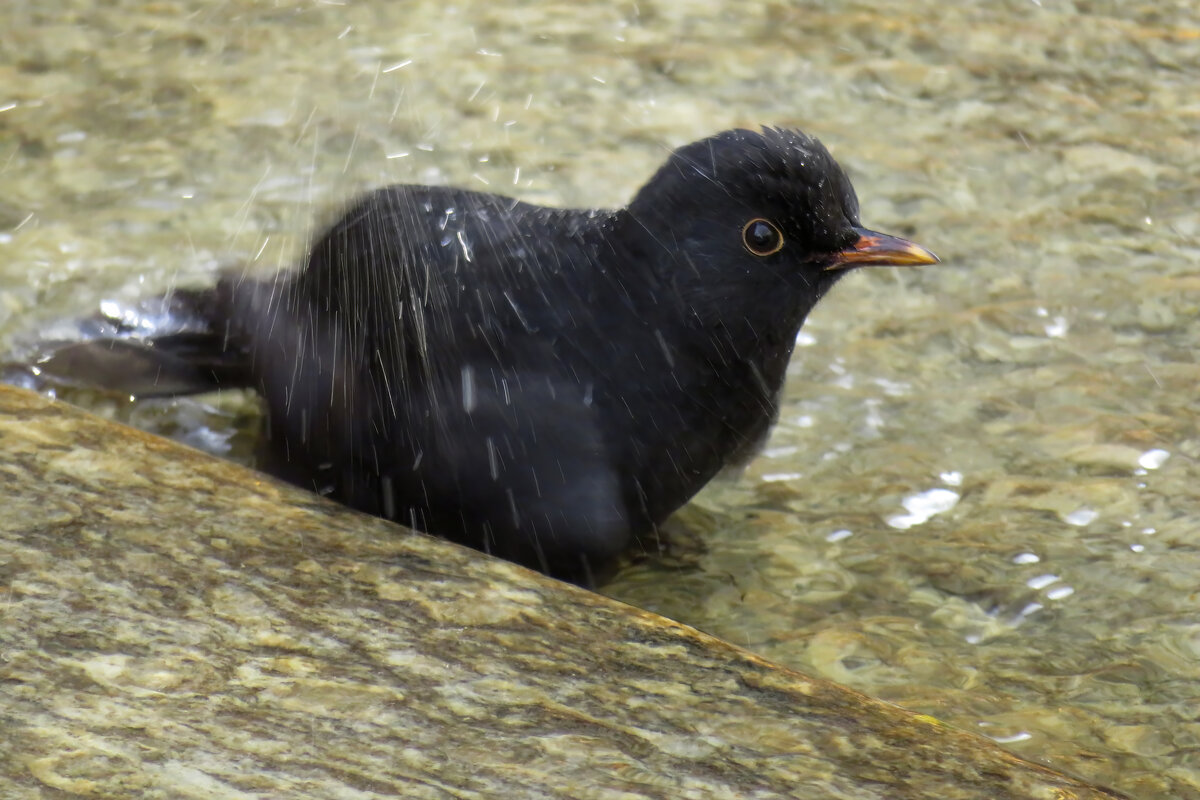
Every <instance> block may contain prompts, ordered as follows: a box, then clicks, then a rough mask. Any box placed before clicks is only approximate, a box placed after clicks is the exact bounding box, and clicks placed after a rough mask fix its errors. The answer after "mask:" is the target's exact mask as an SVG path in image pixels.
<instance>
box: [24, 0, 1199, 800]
mask: <svg viewBox="0 0 1200 800" xmlns="http://www.w3.org/2000/svg"><path fill="white" fill-rule="evenodd" d="M93 5H94V4H92V3H90V2H85V1H84V0H78V2H75V3H73V4H72V3H67V2H36V3H34V2H23V1H22V0H9V2H6V3H4V4H3V7H2V8H0V30H3V31H4V32H5V34H6V35H5V36H3V37H0V351H3V352H10V351H12V350H13V349H14V348H18V347H19V346H20V344H21V340H22V337H26V336H27V335H28V334H30V333H31V332H33V333H35V334H38V335H54V334H56V333H61V334H62V335H64V336H70V335H72V330H71V328H70V326H61V325H56V324H55V323H56V322H57V321H60V320H70V319H73V318H77V317H80V316H83V315H86V314H89V313H91V312H94V311H95V310H97V309H98V308H100V307H101V304H102V303H104V302H113V303H118V304H129V303H131V302H132V301H134V300H136V299H137V298H139V297H144V296H154V295H157V294H160V293H162V292H163V291H165V290H166V289H168V288H170V287H171V286H175V285H201V284H204V283H207V282H210V281H211V280H212V276H213V274H214V273H215V271H216V270H218V269H219V268H220V267H221V266H223V265H230V264H233V265H238V264H252V265H253V266H254V268H255V269H263V270H268V271H269V270H271V269H273V268H276V267H278V266H281V265H287V264H290V263H293V261H294V259H295V258H296V256H297V254H298V252H299V251H300V249H301V248H302V247H303V244H304V243H305V241H306V239H307V238H308V236H309V235H310V234H311V232H312V231H313V229H314V227H315V226H317V225H319V224H321V223H322V222H323V221H325V220H328V219H329V218H330V216H331V214H333V213H334V212H335V211H336V209H337V207H338V204H339V203H340V202H341V201H342V200H343V199H344V198H346V197H348V196H350V195H351V194H353V193H354V192H355V191H358V190H360V189H362V188H364V187H368V186H374V185H378V184H382V183H386V182H425V183H455V184H459V185H464V186H467V187H470V188H477V189H485V190H492V191H499V192H509V193H514V194H517V195H519V196H521V197H522V198H524V199H527V200H530V201H534V202H545V203H552V204H563V205H574V206H592V205H615V204H620V203H622V202H624V201H625V200H627V199H628V198H629V197H630V196H631V195H632V193H633V191H634V190H635V189H636V188H637V187H638V186H639V185H640V184H641V182H642V181H643V180H644V179H646V178H647V177H648V176H649V175H650V173H651V172H652V171H653V169H654V168H655V167H656V166H657V164H658V163H659V162H660V161H661V160H662V159H663V157H664V156H665V153H666V149H667V148H668V147H670V146H674V145H678V144H682V143H684V142H687V141H690V140H693V139H696V138H699V137H701V136H704V135H706V134H709V133H712V132H715V131H717V130H720V129H723V128H727V127H731V126H735V125H757V124H759V123H772V124H782V125H795V126H799V127H802V128H804V129H806V130H808V131H809V132H811V133H814V134H816V135H818V136H820V137H821V138H822V139H823V140H824V141H826V143H827V144H828V145H829V146H830V147H831V149H832V150H833V151H834V153H835V155H836V156H838V158H839V159H840V160H841V161H842V163H843V164H845V165H846V166H847V167H848V168H849V170H850V171H851V174H852V178H853V179H854V181H855V184H856V186H857V188H858V191H859V194H860V196H861V199H862V205H863V220H864V222H865V223H866V224H868V225H869V226H871V227H875V228H878V229H880V230H886V231H888V232H892V233H897V234H902V235H909V236H911V237H913V238H915V239H917V240H918V241H920V242H921V243H923V244H925V245H927V246H929V247H931V248H932V249H934V250H935V251H937V252H938V254H939V255H941V256H942V257H943V259H944V264H943V266H941V267H938V268H934V269H928V270H925V271H921V272H916V271H910V272H904V271H894V270H892V271H877V272H873V273H860V274H857V275H855V276H852V277H851V278H849V279H847V280H845V281H844V282H843V283H842V284H840V285H839V286H838V287H837V289H836V290H835V291H834V293H833V295H832V296H831V297H829V298H828V299H827V300H826V301H824V302H823V304H822V305H821V307H820V308H819V309H818V310H817V312H816V313H815V314H814V315H813V316H812V318H811V319H810V322H809V324H808V325H807V326H806V328H805V330H804V333H803V334H802V335H801V340H800V343H799V344H800V346H799V347H798V348H797V351H796V356H795V359H794V361H793V364H792V367H791V377H790V383H789V384H788V389H787V396H786V406H785V408H784V409H783V413H782V415H781V419H780V424H779V427H778V429H777V430H776V432H775V434H774V436H773V437H772V439H771V440H770V442H769V444H768V446H767V450H766V451H765V453H764V454H763V455H762V456H761V457H760V458H759V459H757V460H756V461H754V462H753V463H752V464H751V465H750V467H749V468H748V469H747V470H746V472H745V473H744V474H743V475H742V476H741V477H740V478H739V479H738V480H736V481H734V482H726V483H722V484H719V485H714V486H713V487H711V488H710V489H709V490H707V491H706V492H705V493H703V494H702V495H701V496H700V498H698V499H697V501H696V503H694V504H693V505H692V506H691V507H690V508H689V509H687V510H685V512H683V514H681V519H682V522H684V523H685V527H686V528H687V530H688V531H690V532H691V534H695V535H697V536H692V537H691V538H697V537H698V538H700V539H701V540H702V541H703V542H704V544H705V546H706V549H704V550H696V549H693V551H689V550H688V548H687V547H686V545H687V544H688V543H689V541H690V539H689V536H686V535H680V536H679V537H678V540H679V546H678V547H677V550H678V551H679V552H677V553H674V554H673V555H672V558H671V560H670V563H669V564H663V563H643V564H635V565H633V566H631V567H630V568H629V569H627V570H626V571H624V572H623V573H622V574H621V575H620V576H619V577H618V579H617V580H616V582H615V583H613V584H612V585H610V586H609V587H607V591H608V592H609V593H611V594H612V595H614V596H615V597H618V598H621V599H623V600H627V601H629V602H631V603H634V604H637V605H639V606H643V607H646V608H650V609H653V610H656V611H659V612H662V613H664V614H666V615H668V616H671V617H674V618H676V619H679V620H682V621H685V622H688V623H690V624H692V625H695V626H697V627H699V628H702V629H704V630H707V631H709V632H712V633H714V634H717V635H719V636H722V637H724V638H726V639H728V640H730V641H733V642H735V643H737V644H740V645H743V646H745V647H747V648H749V649H751V650H753V651H755V652H757V653H760V654H762V655H765V656H767V657H769V658H771V659H773V660H775V661H777V662H780V663H783V664H787V665H791V666H794V667H797V668H800V669H802V670H805V671H808V672H810V673H814V674H818V675H823V676H826V677H829V678H832V679H834V680H837V681H839V682H841V683H843V684H846V685H849V686H852V687H855V688H857V689H860V690H862V691H865V692H868V693H870V694H873V695H876V696H880V697H883V698H886V699H888V700H892V701H894V702H897V703H899V704H902V705H904V706H906V707H908V708H910V709H913V710H917V711H921V712H924V713H928V714H933V715H936V716H938V717H940V718H941V719H943V720H946V721H947V722H951V723H953V724H955V725H958V726H960V727H963V728H966V729H970V730H975V731H978V732H980V733H982V734H984V735H986V736H990V737H992V738H994V739H996V740H997V741H1000V742H1003V743H1005V745H1006V746H1007V747H1009V748H1011V749H1012V750H1013V751H1015V752H1017V753H1020V754H1022V755H1024V756H1026V757H1028V758H1032V759H1035V760H1040V761H1044V762H1046V763H1049V764H1052V765H1054V766H1056V767H1058V768H1060V769H1064V770H1067V771H1070V772H1073V773H1076V774H1079V775H1081V776H1085V777H1088V778H1091V779H1094V780H1096V781H1099V782H1102V783H1105V784H1109V785H1113V786H1115V787H1117V788H1120V789H1122V790H1124V791H1126V792H1128V793H1130V794H1132V795H1134V796H1136V797H1141V798H1176V797H1200V594H1198V593H1197V586H1198V585H1200V469H1198V467H1197V458H1200V432H1198V430H1197V418H1198V415H1200V399H1198V394H1197V387H1198V385H1200V359H1198V353H1200V321H1198V320H1197V309H1198V307H1200V247H1198V244H1197V239H1198V236H1200V212H1198V211H1197V209H1198V208H1200V136H1198V132H1200V90H1198V89H1197V87H1198V86H1200V23H1198V22H1197V18H1196V13H1195V8H1194V5H1193V4H1192V2H1191V0H1186V1H1184V0H1176V2H1166V3H1162V2H1156V3H1149V2H1136V0H1135V1H1134V2H1120V3H1119V2H1116V1H1115V0H1111V2H1102V1H1101V2H1091V3H1088V2H1076V3H1062V2H1050V0H1046V1H1045V2H1017V1H1016V0H1013V1H1012V2H996V3H992V4H989V5H988V6H987V8H986V9H985V8H980V7H976V6H975V4H964V5H961V6H960V5H956V4H946V3H934V2H903V3H902V2H898V0H896V1H895V2H890V1H889V0H882V1H881V2H872V3H850V4H841V3H837V4H835V3H821V2H807V3H794V4H785V3H765V4H758V5H750V4H738V3H732V2H729V3H719V2H703V1H701V0H688V2H672V3H665V2H664V3H653V2H651V3H647V2H641V3H637V4H634V3H617V4H609V3H604V4H594V5H583V4H575V3H565V2H564V3H562V4H526V5H520V6H516V7H512V8H501V7H500V5H501V4H496V3H491V2H480V1H479V0H471V1H470V2H462V3H457V4H455V5H452V6H443V5H442V4H440V3H386V2H382V1H381V2H376V3H368V2H353V3H347V4H345V5H333V4H325V3H315V2H307V1H305V2H300V1H299V0H296V1H294V2H287V1H286V0H280V1H279V2H275V3H270V4H268V3H261V2H249V0H238V1H237V2H200V0H192V1H191V2H183V1H182V0H181V1H180V2H170V1H169V0H162V1H160V2H156V3H153V4H149V3H143V2H134V0H118V2H113V3H107V4H104V7H103V8H94V7H93ZM71 399H72V400H74V401H76V402H82V403H84V404H85V405H88V406H89V407H90V408H92V410H94V411H97V412H100V413H104V414H108V415H110V416H114V417H117V418H120V419H125V420H131V421H133V422H134V423H136V424H138V425H140V426H143V427H146V428H148V429H151V430H155V431H160V432H166V433H169V434H174V435H177V436H180V437H181V438H184V439H185V440H186V441H189V442H191V443H193V444H197V445H201V446H205V447H207V448H209V449H212V450H215V451H217V452H226V453H229V454H231V455H234V456H235V457H242V458H245V457H247V455H246V454H247V453H248V452H249V447H250V445H249V439H250V437H249V436H247V435H245V434H242V435H236V436H235V435H233V433H234V431H235V430H237V429H241V430H243V431H252V430H253V429H254V421H253V416H254V407H253V404H252V403H250V402H249V400H248V399H247V398H246V397H244V396H242V395H240V394H233V395H226V396H224V397H221V398H215V399H214V398H211V397H210V398H203V399H201V400H186V401H179V402H174V403H143V404H140V405H137V406H130V405H129V404H127V403H123V402H119V401H114V400H112V399H105V398H100V397H93V396H88V395H83V394H78V395H72V396H71Z"/></svg>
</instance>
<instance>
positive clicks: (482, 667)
mask: <svg viewBox="0 0 1200 800" xmlns="http://www.w3.org/2000/svg"><path fill="white" fill-rule="evenodd" d="M0 452H3V454H4V455H3V458H0V486H2V487H3V492H4V497H5V513H4V514H3V515H2V516H0V581H2V582H3V586H4V587H5V588H4V597H5V602H4V625H3V628H2V629H0V654H2V656H3V659H2V662H0V718H2V719H3V725H0V731H2V733H0V750H2V751H3V752H4V753H5V756H6V758H5V759H4V760H3V762H2V765H0V782H2V785H3V786H4V790H3V793H4V795H5V796H6V797H13V798H16V797H44V796H46V795H45V792H46V791H55V792H56V794H57V793H61V794H62V796H88V797H147V798H150V797H201V796H203V797H245V796H250V795H254V796H272V797H283V796H286V797H334V796H338V797H344V796H347V795H348V794H353V796H356V797H396V796H403V797H430V798H443V797H571V798H585V797H597V798H600V797H617V796H620V797H795V796H797V795H798V794H804V795H809V794H814V793H819V794H820V796H822V797H830V798H856V800H857V799H858V798H870V797H879V798H884V797H886V798H896V797H913V798H917V797H920V798H978V797H988V798H1044V797H1072V798H1103V797H1115V796H1116V795H1114V794H1109V793H1107V792H1105V791H1103V790H1100V789H1097V788H1094V787H1090V786H1087V785H1085V784H1083V783H1080V782H1077V781H1074V780H1071V779H1069V778H1065V777H1063V776H1060V775H1057V774H1055V773H1053V772H1051V771H1050V770H1047V769H1045V768H1042V767H1038V766H1034V765H1032V764H1029V763H1026V762H1023V761H1021V760H1019V759H1017V758H1015V757H1013V756H1011V755H1009V754H1007V753H1005V752H1004V751H1002V750H1001V749H1000V748H999V747H998V746H996V745H994V744H992V743H991V742H988V741H987V740H985V739H983V738H981V737H977V736H972V735H968V734H965V733H962V732H960V731H956V730H954V729H951V728H949V727H947V726H945V725H944V724H942V723H940V722H938V721H937V720H935V719H933V718H930V717H925V716H918V715H914V714H911V713H909V712H906V711H903V710H901V709H899V708H897V707H895V706H892V705H889V704H886V703H881V702H879V701H876V700H872V699H869V698H867V697H865V696H863V695H860V694H858V693H856V692H852V691H849V690H847V689H843V688H841V687H839V686H836V685H834V684H832V683H829V682H826V681H823V680H816V679H811V678H807V677H805V676H803V675H801V674H799V673H796V672H792V671H789V670H785V669H781V668H778V667H775V666H773V665H771V664H769V663H767V662H765V661H763V660H762V659H759V658H758V657H756V656H753V655H751V654H749V653H747V652H745V651H742V650H739V649H737V648H734V647H731V646H730V645H728V644H725V643H724V642H721V641H719V640H717V639H714V638H712V637H710V636H706V635H704V634H702V633H699V632H697V631H695V630H693V629H691V628H688V627H685V626H683V625H679V624H677V623H673V622H671V621H669V620H666V619H663V618H661V617H658V616H656V615H654V614H649V613H646V612H644V611H639V610H637V609H634V608H632V607H629V606H626V605H623V604H621V603H617V602H614V601H612V600H608V599H606V598H603V597H600V596H599V595H595V594H591V593H588V592H584V591H582V590H579V589H576V588H574V587H571V586H567V585H565V584H560V583H556V582H553V581H550V580H547V579H545V578H543V577H541V576H540V575H536V574H534V573H531V572H528V571H526V570H523V569H520V568H518V567H515V566H513V565H510V564H507V563H505V562H500V561H497V560H494V559H490V558H486V557H484V556H480V555H479V554H477V553H474V552H471V551H467V550H464V549H461V548H457V547H455V546H453V545H450V544H447V543H444V542H441V541H438V540H435V539H432V538H430V537H426V536H422V535H419V534H414V533H411V532H408V531H405V530H403V529H401V528H398V527H396V526H393V525H390V524H388V523H384V522H382V521H379V520H376V519H372V518H369V517H365V516H363V515H360V514H356V513H353V512H350V511H347V510H345V509H343V508H340V507H337V506H334V505H333V504H331V503H327V502H324V501H321V500H318V499H315V498H313V497H312V496H311V495H307V494H305V493H303V492H299V491H296V490H294V489H292V488H290V487H285V486H282V485H278V484H275V483H273V482H271V481H267V480H262V479H260V478H259V477H258V476H257V475H256V474H254V473H251V472H249V471H247V470H245V469H244V468H241V467H238V466H236V465H231V464H228V463H226V462H221V461H217V460H215V459H212V458H211V457H209V456H206V455H203V454H200V453H196V452H195V451H190V450H184V449H183V448H181V447H180V446H179V445H176V444H172V443H169V442H166V441H164V440H160V439H155V438H152V437H149V436H146V435H145V434H141V433H139V432H137V431H134V430H132V429H129V428H124V427H120V426H116V425H113V424H112V423H109V422H105V421H102V420H99V419H96V418H94V417H90V416H86V415H83V414H81V413H80V412H78V411H76V410H74V409H72V408H71V407H69V406H66V405H65V404H62V403H53V402H49V401H46V400H44V399H42V398H38V397H36V396H34V395H31V394H28V393H25V392H18V391H16V390H12V389H8V388H5V387H0Z"/></svg>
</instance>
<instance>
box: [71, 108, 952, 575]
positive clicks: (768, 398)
mask: <svg viewBox="0 0 1200 800" xmlns="http://www.w3.org/2000/svg"><path fill="white" fill-rule="evenodd" d="M935 261H936V258H934V257H933V255H932V254H930V253H929V252H928V251H925V250H923V249H921V248H919V247H917V246H916V245H913V244H911V243H909V242H906V241H904V240H901V239H895V238H892V237H887V236H883V235H881V234H876V233H873V232H870V231H866V230H864V229H863V228H861V226H860V223H859V219H858V203H857V199H856V197H855V194H854V190H853V188H852V187H851V185H850V183H849V181H848V180H847V178H846V176H845V174H844V173H843V172H842V170H841V168H840V167H839V166H838V164H837V163H836V162H835V161H834V160H833V158H832V157H831V156H830V155H829V153H828V152H827V151H826V149H825V148H824V147H823V146H822V145H821V144H820V143H819V142H817V141H816V140H815V139H812V138H810V137H808V136H805V135H804V134H802V133H800V132H798V131H791V130H778V129H764V130H762V131H761V132H754V131H746V130H736V131H729V132H725V133H721V134H718V135H716V136H713V137H711V138H709V139H705V140H703V141H700V142H696V143H694V144H691V145H688V146H686V147H683V148H680V149H679V150H677V151H675V152H674V153H673V154H672V155H671V156H670V158H669V159H668V161H667V162H666V164H665V165H664V166H663V167H662V168H661V169H660V170H659V171H658V172H657V174H655V175H654V176H653V177H652V178H651V179H650V180H649V182H647V183H646V185H645V186H644V187H643V188H642V189H641V190H640V191H639V192H638V193H637V195H636V196H635V197H634V199H633V201H632V202H631V203H630V204H629V206H628V207H627V208H624V209H620V210H616V211H599V210H563V209H552V208H543V207H539V206H534V205H530V204H527V203H523V202H520V201H517V200H513V199H509V198H506V197H500V196H496V195H492V194H483V193H478V192H471V191H465V190H461V189H452V188H443V187H430V186H391V187H387V188H384V189H380V190H377V191H374V192H371V193H370V194H367V195H366V196H365V197H362V198H361V199H359V200H357V201H356V202H354V203H353V204H352V205H351V206H350V207H349V208H348V209H347V210H346V212H345V214H344V215H343V216H342V217H341V219H340V220H338V221H337V222H336V223H335V224H334V225H333V226H332V227H331V228H330V229H329V230H328V231H326V232H325V233H324V234H323V235H322V236H321V237H320V238H319V239H317V240H316V242H315V243H314V244H313V246H312V248H311V250H310V253H309V255H308V258H307V260H306V262H305V263H304V264H303V265H301V266H300V267H299V269H297V270H296V271H294V272H292V273H290V274H285V275H282V276H279V277H276V278H274V279H272V280H268V281H262V282H259V281H253V280H249V279H246V278H244V277H242V276H228V277H226V278H224V279H222V280H221V281H220V282H219V284H218V285H217V286H216V287H215V288H213V289H209V290H202V291H195V292H183V293H180V294H179V295H178V296H177V297H176V298H175V301H174V302H175V304H176V307H177V309H178V310H180V311H181V312H184V313H186V314H187V315H190V316H191V317H192V318H193V319H195V320H198V324H197V325H196V326H194V329H192V330H190V331H188V332H185V333H176V334H172V335H169V336H161V337H158V338H157V339H155V338H151V339H148V340H146V341H144V342H135V343H128V342H127V343H124V344H122V345H120V348H121V350H122V351H124V352H123V353H122V358H124V359H125V360H126V362H127V363H129V364H137V365H138V369H139V372H138V373H137V374H138V375H139V376H143V377H142V378H140V379H137V380H136V381H135V382H136V383H138V384H139V385H137V386H135V387H133V388H134V389H135V390H136V391H139V392H141V393H143V394H162V393H171V394H176V393H183V392H188V391H202V390H205V389H211V388H217V387H220V386H251V387H253V388H255V389H256V390H257V391H259V392H260V393H261V394H262V396H263V398H264V400H265V403H266V407H267V425H266V431H265V434H264V437H263V448H262V452H263V458H262V467H263V468H264V469H266V470H267V471H269V472H272V473H274V474H276V475H278V476H281V477H283V478H285V479H287V480H289V481H292V482H294V483H297V484H299V485H301V486H305V487H308V488H311V489H314V490H316V491H318V492H320V493H322V494H326V495H328V496H330V497H333V498H335V499H337V500H339V501H341V502H343V503H346V504H348V505H351V506H353V507H355V508H358V509H361V510H363V511H367V512H369V513H372V514H377V515H380V516H384V517H387V518H391V519H396V520H398V521H400V522H403V523H405V524H408V525H411V526H413V527H416V528H419V529H422V530H426V531H429V532H432V533H436V534H439V535H442V536H446V537H448V538H451V539H454V540H456V541H459V542H462V543H464V544H467V545H470V546H472V547H476V548H479V549H481V550H485V551H488V552H491V553H495V554H497V555H500V556H502V557H505V558H509V559H513V560H515V561H518V562H521V563H524V564H527V565H530V566H533V567H535V568H538V569H541V570H543V571H546V572H548V573H550V574H553V575H558V576H562V577H565V578H568V579H572V580H577V581H581V582H590V581H593V580H595V579H596V577H597V576H598V575H600V574H602V573H603V572H604V571H605V570H606V569H607V568H608V566H609V565H611V564H612V563H613V561H614V560H615V558H616V557H617V555H618V554H619V553H620V552H621V551H622V550H623V549H625V548H626V547H628V546H629V545H630V544H631V543H632V542H634V541H635V540H637V539H638V538H639V537H643V536H645V535H646V534H648V533H649V532H650V531H652V530H653V528H654V527H655V526H656V525H658V524H659V523H661V522H662V521H663V520H664V519H665V518H666V517H667V516H668V515H669V514H670V513H671V512H672V511H674V510H675V509H676V508H678V507H679V506H681V505H682V504H683V503H685V502H686V501H687V500H688V499H689V498H690V497H691V496H692V495H693V494H695V493H696V492H697V491H698V490H699V489H700V488H701V487H702V486H703V485H704V484H705V483H707V482H708V481H709V479H710V478H712V477H713V476H714V475H715V474H716V473H717V472H718V471H720V470H721V469H722V468H723V467H725V466H727V465H729V464H731V463H736V462H738V461H739V460H744V459H746V458H748V457H749V456H750V455H752V454H753V452H754V450H755V449H756V447H757V446H758V445H759V444H760V443H761V442H762V441H763V439H764V438H765V437H766V435H767V432H768V430H769V428H770V426H771V425H772V423H773V422H774V420H775V418H776V414H777V410H778V397H779V392H780V389H781V387H782V384H783V380H784V373H785V369H786V366H787V362H788V359H789V357H790V355H791V352H792V347H793V344H794V342H795V338H796V334H797V332H798V331H799V329H800V326H801V324H802V323H803V322H804V319H805V316H806V315H807V314H808V313H809V311H810V310H811V309H812V308H813V306H814V304H815V303H816V302H817V301H818V300H819V299H820V298H821V297H822V296H823V295H824V294H825V293H826V292H827V291H828V290H829V289H830V287H832V286H833V284H834V283H835V282H836V281H837V280H838V278H839V277H841V276H842V275H843V274H844V273H845V272H846V270H847V269H848V268H851V267H855V266H859V265H869V264H880V265H886V264H913V265H915V264H928V263H933V262H935ZM88 346H89V347H95V346H96V343H91V344H89V345H88ZM60 357H61V356H60ZM101 380H102V379H101ZM156 383H157V384H158V385H155V384H156ZM122 388H123V389H128V388H129V387H122Z"/></svg>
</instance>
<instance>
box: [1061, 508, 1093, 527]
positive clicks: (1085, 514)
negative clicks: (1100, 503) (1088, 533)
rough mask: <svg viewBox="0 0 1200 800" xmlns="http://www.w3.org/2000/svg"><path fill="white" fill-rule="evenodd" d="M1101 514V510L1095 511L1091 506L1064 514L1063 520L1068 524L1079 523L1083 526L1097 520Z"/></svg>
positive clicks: (1078, 524)
mask: <svg viewBox="0 0 1200 800" xmlns="http://www.w3.org/2000/svg"><path fill="white" fill-rule="evenodd" d="M1099 516H1100V512H1098V511H1093V510H1092V509H1090V508H1080V509H1076V510H1075V511H1072V512H1071V513H1069V514H1064V515H1063V522H1065V523H1067V524H1068V525H1077V526H1079V527H1082V526H1084V525H1089V524H1091V523H1092V522H1095V521H1096V518H1097V517H1099Z"/></svg>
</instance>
